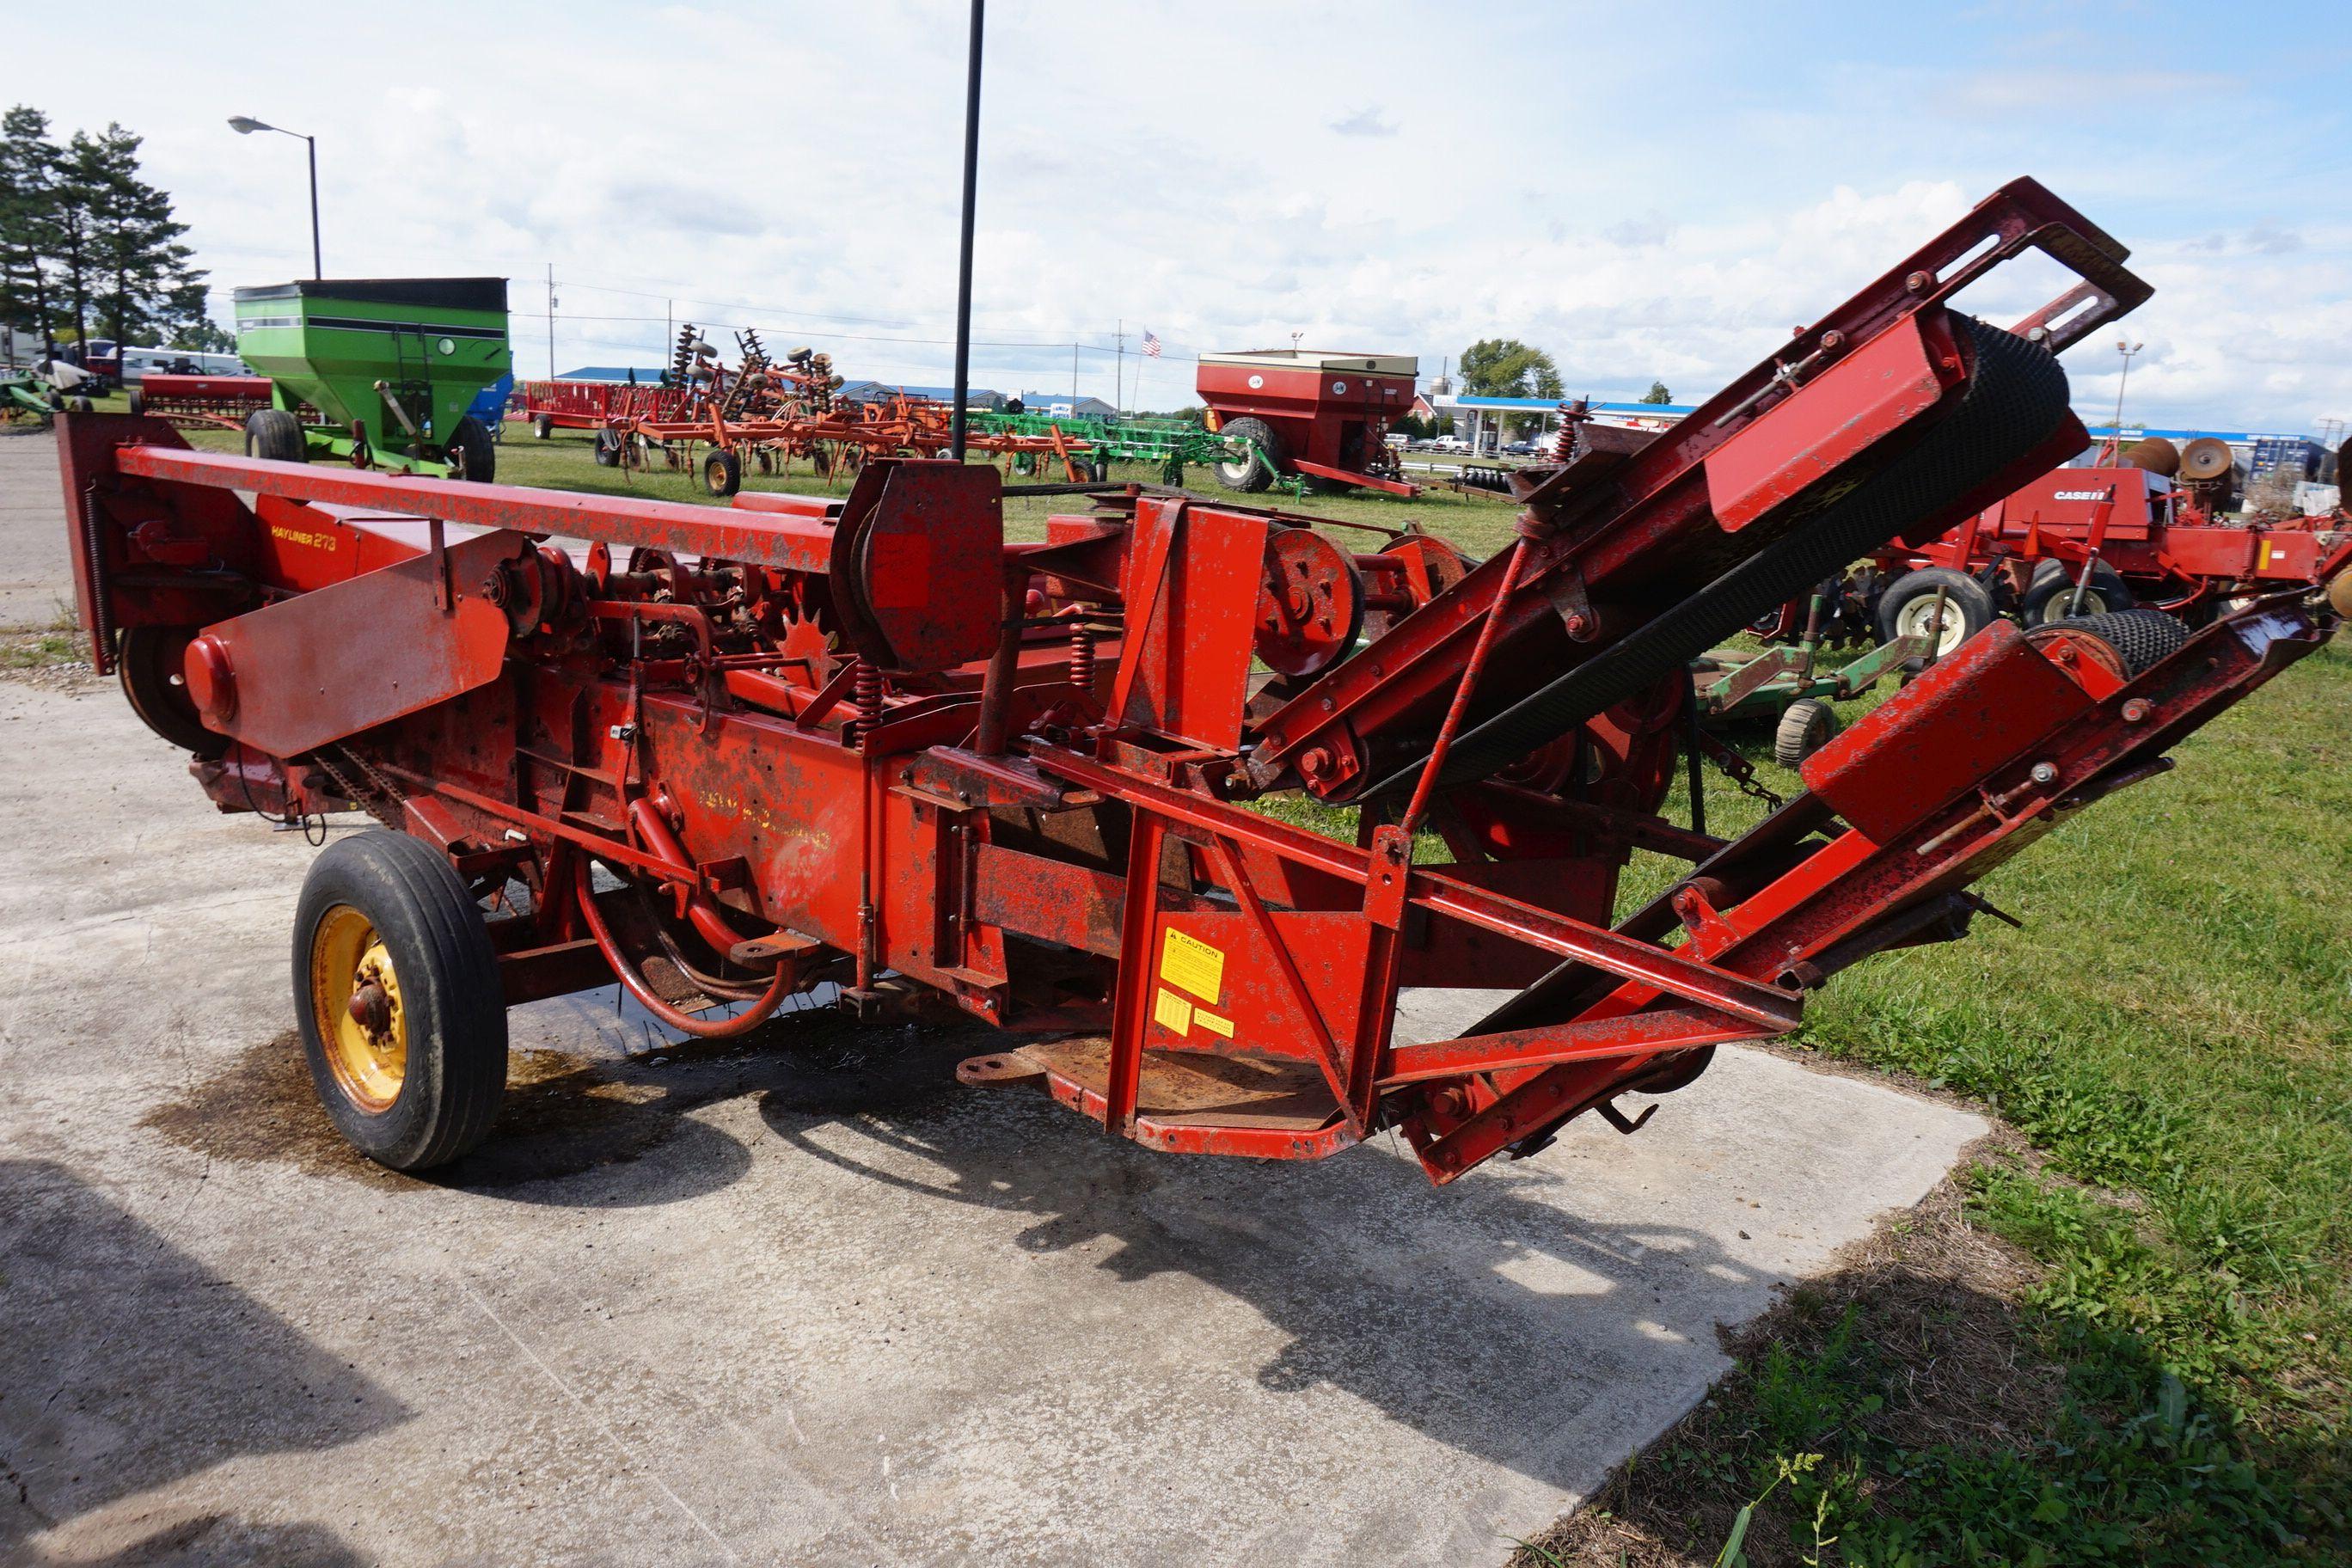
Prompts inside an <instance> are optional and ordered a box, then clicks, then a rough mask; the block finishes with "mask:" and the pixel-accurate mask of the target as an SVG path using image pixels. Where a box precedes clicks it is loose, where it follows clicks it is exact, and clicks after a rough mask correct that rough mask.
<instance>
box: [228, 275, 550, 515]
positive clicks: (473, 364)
mask: <svg viewBox="0 0 2352 1568" xmlns="http://www.w3.org/2000/svg"><path fill="white" fill-rule="evenodd" d="M236 348H237V353H238V354H239V355H240V356H241V357H242V358H243V359H244V360H245V362H246V363H247V364H249V365H251V366H253V368H254V369H255V370H257V371H259V372H260V373H261V374H264V375H266V376H268V378H269V383H270V406H269V407H268V408H265V409H261V410H259V411H257V413H255V414H254V416H252V417H251V418H250V419H248V420H247V422H246V427H245V432H246V434H245V449H246V452H247V455H248V456H250V457H257V458H276V459H278V460H280V461H286V462H297V463H299V462H308V461H310V459H311V458H321V457H323V458H341V459H343V460H345V461H347V462H350V463H352V464H354V465H356V466H358V467H361V468H390V469H396V470H401V471H405V472H409V473H418V474H429V475H434V476H437V477H446V478H456V479H477V480H488V479H490V478H491V473H492V469H493V468H494V467H495V465H496V463H497V458H498V448H497V447H495V446H493V445H492V444H491V433H490V432H489V431H488V430H487V429H484V428H483V427H482V425H481V423H480V422H479V421H478V420H476V419H474V418H473V417H471V416H469V415H467V408H468V407H469V406H470V405H472V404H473V402H474V400H475V398H476V397H477V396H478V395H480V394H481V392H482V390H483V389H484V388H485V387H487V386H489V385H490V384H493V383H494V382H496V381H498V380H499V377H501V376H503V375H506V374H509V370H510V369H511V367H512V365H513V363H514V362H513V355H512V353H510V352H509V348H508V344H507V280H506V279H503V278H364V279H305V280H303V281H300V282H296V283H275V284H270V285H268V286H267V287H263V288H257V289H238V290H237V291H236ZM305 404H308V405H310V407H312V408H315V409H317V410H318V411H319V413H320V415H322V416H324V418H325V421H326V423H323V424H316V425H305V424H303V423H302V422H301V420H300V419H299V417H298V412H297V411H298V410H299V409H300V408H301V407H302V405H305Z"/></svg>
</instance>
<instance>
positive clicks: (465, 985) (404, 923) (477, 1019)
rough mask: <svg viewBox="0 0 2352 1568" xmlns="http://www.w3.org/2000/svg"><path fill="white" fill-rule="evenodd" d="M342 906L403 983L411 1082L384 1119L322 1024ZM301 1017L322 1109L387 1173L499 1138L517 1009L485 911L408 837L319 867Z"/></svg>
mask: <svg viewBox="0 0 2352 1568" xmlns="http://www.w3.org/2000/svg"><path fill="white" fill-rule="evenodd" d="M339 904H348V905H350V906H351V907H352V908H353V909H356V910H359V911H360V913H362V915H364V916H366V917H367V921H368V923H369V924H370V925H373V927H374V928H375V930H376V933H377V935H379V936H380V937H382V938H383V942H384V945H385V946H386V947H387V948H388V949H390V950H391V954H392V965H393V969H394V973H397V974H398V975H399V977H400V999H401V1005H402V1009H403V1012H404V1015H405V1017H406V1023H407V1027H408V1064H407V1071H406V1074H405V1076H404V1079H403V1080H402V1083H401V1086H400V1093H399V1095H398V1096H397V1097H396V1098H394V1100H393V1102H392V1104H391V1105H389V1106H387V1107H386V1108H384V1110H382V1111H380V1112H370V1111H367V1110H362V1108H361V1107H360V1106H359V1105H357V1104H355V1103H354V1102H353V1101H352V1100H350V1099H349V1098H348V1097H347V1096H346V1095H345V1094H344V1093H343V1091H342V1089H341V1086H340V1085H339V1084H338V1083H337V1082H336V1081H335V1075H334V1069H333V1068H331V1067H330V1066H329V1065H328V1063H327V1058H326V1050H325V1047H324V1046H323V1045H322V1044H321V1042H320V1039H319V1034H318V1027H317V1024H316V1021H315V1020H314V1019H313V1018H312V1017H311V1014H310V942H311V935H312V933H313V932H314V931H316V930H317V928H318V925H319V922H320V920H322V919H323V918H324V917H325V915H326V913H327V911H328V910H331V909H333V908H335V907H336V906H337V905H339ZM294 1011H295V1016H296V1017H297V1019H298V1020H299V1024H300V1032H301V1036H302V1054H303V1056H304V1058H306V1059H307V1060H308V1061H309V1063H310V1082H311V1086H312V1087H313V1088H314V1089H316V1090H317V1091H318V1095H319V1101H320V1104H321V1105H323V1106H325V1107H326V1110H327V1115H328V1116H329V1118H330V1119H331V1120H332V1121H333V1122H334V1124H335V1129H336V1131H339V1132H341V1134H342V1135H343V1136H344V1138H345V1139H347V1140H349V1141H350V1142H351V1144H352V1147H353V1148H355V1149H357V1150H358V1151H359V1152H361V1153H362V1154H365V1155H366V1156H367V1157H368V1158H369V1159H371V1160H373V1161H374V1162H375V1163H377V1164H379V1165H386V1166H389V1167H391V1168H392V1169H393V1170H395V1171H424V1170H430V1169H431V1168H433V1167H434V1166H436V1165H446V1164H447V1163H449V1162H450V1161H452V1160H455V1159H457V1157H458V1156H460V1155H462V1154H464V1153H466V1152H468V1151H470V1150H472V1149H474V1148H475V1147H477V1146H478V1144H480V1142H482V1140H483V1139H484V1138H485V1137H487V1136H488V1134H489V1131H490V1124H491V1123H492V1122H493V1121H496V1120H497V1119H498V1114H499V1100H501V1099H502V1098H503V1097H504V1096H505V1094H506V1082H507V1010H506V1002H505V998H504V996H503V994H501V992H500V989H499V963H498V958H497V955H496V954H495V953H493V952H491V950H490V936H489V931H488V928H487V927H485V926H484V925H483V923H482V914H481V910H478V908H476V907H475V904H474V900H472V899H470V898H468V897H467V894H466V885H465V883H464V882H462V881H460V880H459V879H458V877H457V868H456V867H454V866H452V865H450V864H449V858H448V857H447V856H446V855H444V854H442V853H441V852H440V851H439V850H437V849H435V848H433V847H430V846H428V845H426V844H425V843H424V842H422V841H421V840H419V839H415V838H411V837H408V836H407V835H406V834H404V833H389V832H380V833H362V834H358V835H356V836H354V837H350V838H346V839H343V840H341V842H339V843H336V844H333V845H330V846H329V847H327V849H326V850H325V851H324V852H323V853H322V854H320V856H319V858H317V859H315V860H313V861H311V862H310V874H309V875H308V876H306V877H304V878H303V879H302V896H301V899H300V900H299V902H297V903H296V905H295V908H294Z"/></svg>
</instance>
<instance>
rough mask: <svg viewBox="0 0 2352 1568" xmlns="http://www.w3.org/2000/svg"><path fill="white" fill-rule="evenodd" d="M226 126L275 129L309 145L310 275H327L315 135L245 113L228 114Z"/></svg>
mask: <svg viewBox="0 0 2352 1568" xmlns="http://www.w3.org/2000/svg"><path fill="white" fill-rule="evenodd" d="M228 128H229V129H230V130H231V131H234V132H236V133H237V134H238V135H239V136H250V135H252V134H253V133H254V132H257V131H275V132H278V134H279V135H280V136H293V137H297V138H299V139H300V140H301V141H302V142H304V143H305V144H306V145H307V146H308V147H309V149H310V276H311V277H313V278H324V277H325V276H326V275H327V266H326V263H325V262H324V261H323V260H321V259H320V249H319V139H318V138H317V137H316V136H305V135H303V134H302V132H299V131H289V130H287V129H286V127H284V126H283V125H270V124H268V123H266V122H264V121H259V120H256V119H254V118H253V117H252V116H251V115H247V114H232V115H230V116H229V121H228Z"/></svg>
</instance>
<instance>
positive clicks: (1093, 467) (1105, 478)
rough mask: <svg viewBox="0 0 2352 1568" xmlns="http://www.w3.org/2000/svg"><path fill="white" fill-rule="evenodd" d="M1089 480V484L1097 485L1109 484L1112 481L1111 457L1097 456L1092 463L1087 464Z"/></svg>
mask: <svg viewBox="0 0 2352 1568" xmlns="http://www.w3.org/2000/svg"><path fill="white" fill-rule="evenodd" d="M1087 483H1089V484H1097V485H1107V484H1108V483H1110V459H1109V458H1096V459H1095V460H1094V461H1093V462H1092V463H1090V464H1088V465H1087Z"/></svg>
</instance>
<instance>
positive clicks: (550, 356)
mask: <svg viewBox="0 0 2352 1568" xmlns="http://www.w3.org/2000/svg"><path fill="white" fill-rule="evenodd" d="M547 379H548V380H550V381H553V380H554V379H555V263H554V262H552V261H551V262H549V263H548V264H547Z"/></svg>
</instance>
